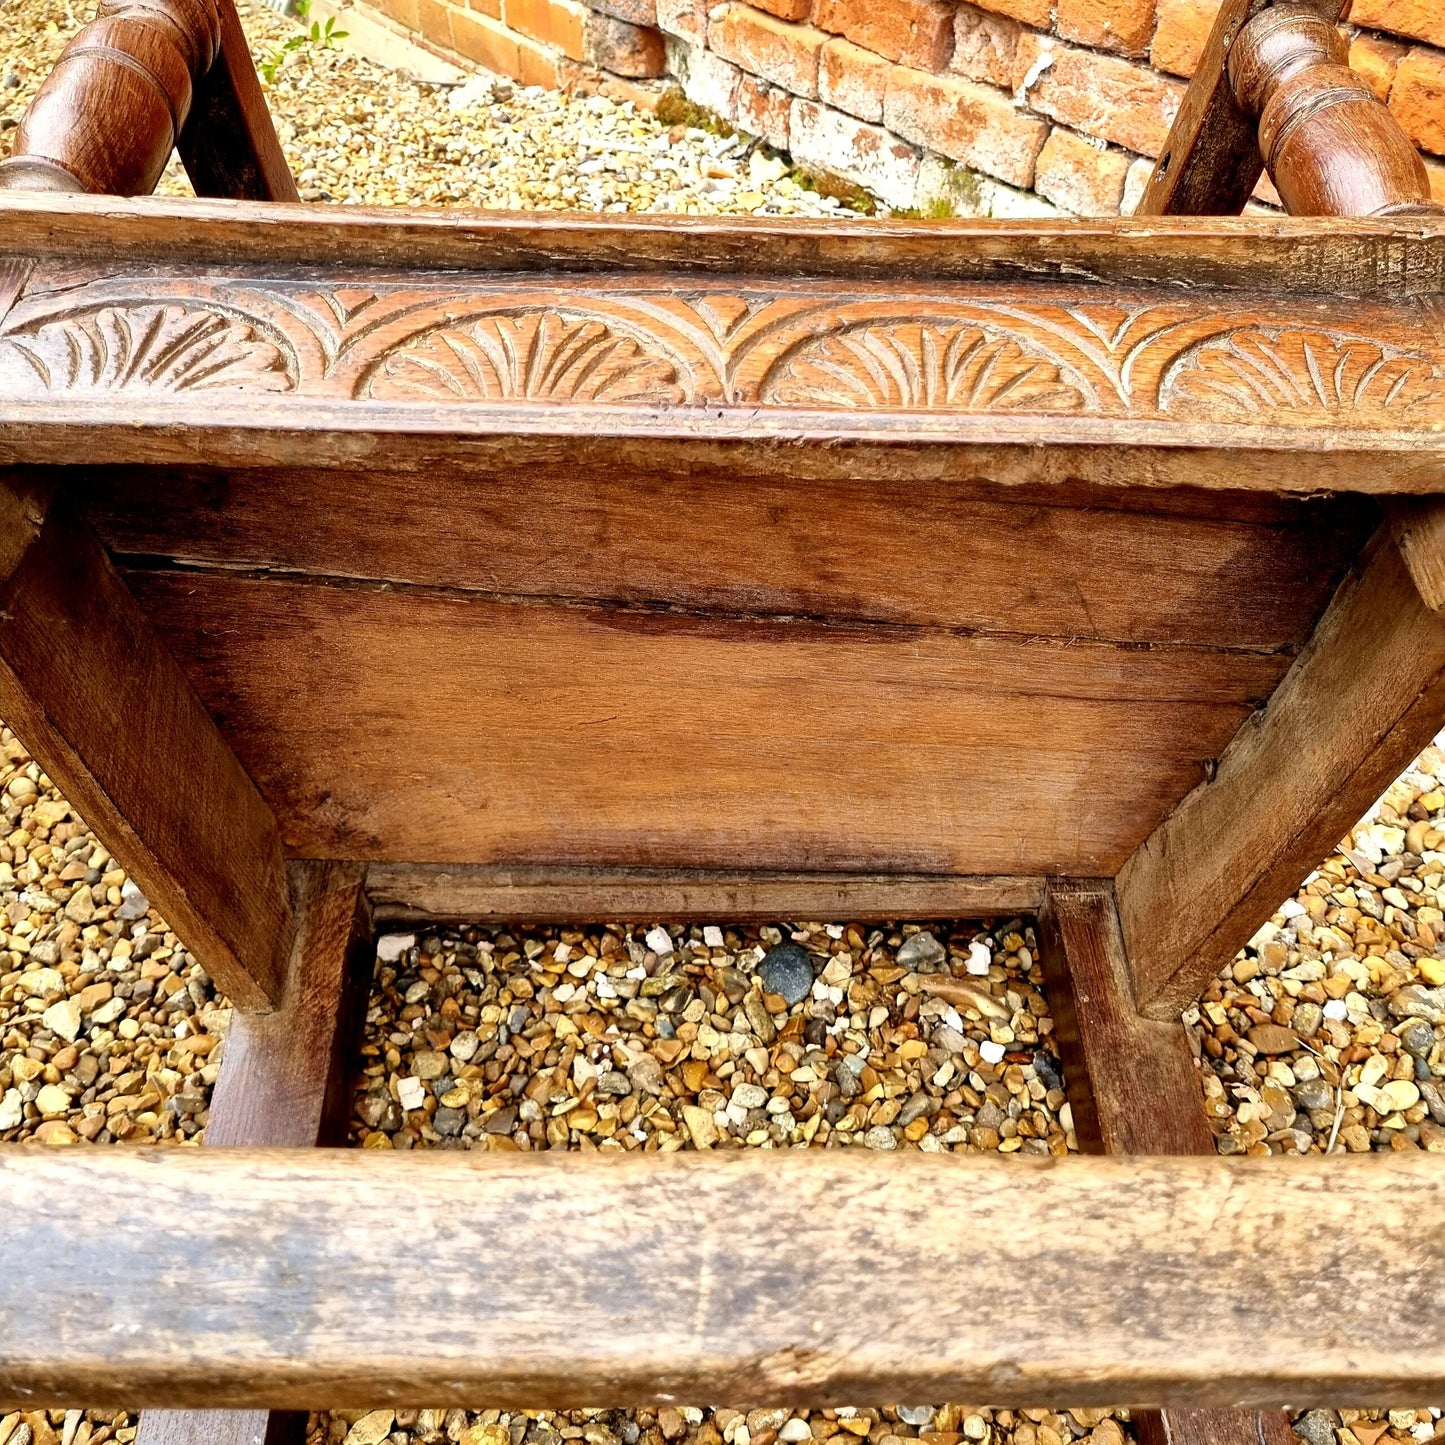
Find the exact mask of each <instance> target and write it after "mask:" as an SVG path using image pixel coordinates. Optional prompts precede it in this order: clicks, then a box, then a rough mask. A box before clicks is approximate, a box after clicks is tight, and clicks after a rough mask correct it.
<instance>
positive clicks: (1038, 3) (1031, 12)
mask: <svg viewBox="0 0 1445 1445" xmlns="http://www.w3.org/2000/svg"><path fill="white" fill-rule="evenodd" d="M977 3H978V4H979V5H980V6H981V7H982V8H983V9H984V10H992V11H994V12H995V13H996V14H999V15H1007V16H1008V18H1009V19H1010V20H1017V21H1019V22H1020V23H1021V24H1023V25H1032V26H1034V27H1035V28H1036V29H1038V30H1047V29H1048V28H1049V27H1050V26H1051V25H1052V24H1053V23H1054V14H1053V0H977Z"/></svg>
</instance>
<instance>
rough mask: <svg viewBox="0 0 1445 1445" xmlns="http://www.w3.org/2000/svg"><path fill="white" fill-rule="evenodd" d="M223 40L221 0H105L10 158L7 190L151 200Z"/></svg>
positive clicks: (54, 74)
mask: <svg viewBox="0 0 1445 1445" xmlns="http://www.w3.org/2000/svg"><path fill="white" fill-rule="evenodd" d="M220 43H221V17H220V12H219V9H218V6H217V0H102V4H101V7H100V12H99V14H98V15H97V16H96V18H95V19H94V20H92V21H91V22H90V24H89V25H87V26H86V27H85V28H84V29H83V30H81V31H80V32H79V33H78V34H77V35H76V36H75V38H74V39H73V40H72V41H71V42H70V44H69V45H67V46H66V47H65V50H64V51H63V52H62V53H61V56H60V59H59V61H58V62H57V63H56V66H55V69H54V70H53V71H51V73H50V75H49V77H48V78H47V79H46V81H45V84H44V85H42V86H41V88H40V90H39V92H38V94H37V95H36V97H35V99H34V100H33V101H32V102H31V105H30V108H29V110H28V111H26V113H25V117H24V119H23V120H22V121H21V122H20V128H19V130H18V131H17V132H16V136H15V143H14V148H13V151H12V153H11V156H10V158H9V159H8V160H5V161H0V190H7V189H10V190H44V191H89V192H93V193H96V194H101V195H117V196H137V195H146V194H149V193H150V192H151V191H152V190H154V189H155V185H156V182H157V181H159V180H160V177H161V172H162V171H163V170H165V167H166V162H167V160H169V159H170V155H171V151H172V150H173V149H174V148H175V144H176V141H177V139H178V138H179V136H180V133H181V128H182V127H183V126H184V125H185V122H186V117H187V115H188V114H189V113H190V109H191V99H192V95H193V92H194V87H195V83H196V81H197V80H199V79H200V77H201V76H203V75H204V74H205V73H206V71H207V70H209V69H210V67H211V65H212V63H213V62H214V60H215V59H216V54H217V52H218V50H219V48H220Z"/></svg>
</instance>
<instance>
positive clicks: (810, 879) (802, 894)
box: [366, 863, 1044, 923]
mask: <svg viewBox="0 0 1445 1445" xmlns="http://www.w3.org/2000/svg"><path fill="white" fill-rule="evenodd" d="M366 889H367V896H368V897H369V898H370V900H371V905H372V909H373V911H374V913H375V916H376V919H377V921H378V923H424V922H426V921H427V920H429V919H455V920H458V921H462V920H467V921H476V920H478V919H483V918H498V919H532V920H538V921H541V920H556V921H558V922H563V923H585V922H598V923H601V922H607V921H609V920H615V919H621V918H625V919H639V918H667V919H689V918H696V919H709V920H711V919H717V918H728V919H738V920H743V919H767V920H777V919H779V918H795V919H819V918H857V919H879V920H885V919H894V918H977V917H984V916H988V917H992V916H995V915H1000V914H1016V913H1032V912H1034V910H1035V909H1037V908H1038V906H1039V904H1040V902H1041V901H1042V899H1043V896H1044V880H1043V879H1042V878H1025V877H1010V878H977V877H972V878H970V877H956V876H954V877H950V876H943V875H939V876H932V877H930V876H928V875H921V874H910V873H894V874H884V873H875V874H852V875H850V874H839V873H744V872H738V871H731V872H722V871H719V872H706V871H703V870H701V869H698V870H692V871H687V870H682V869H662V868H657V869H647V868H507V867H490V868H489V867H486V866H483V865H472V866H449V865H446V864H438V865H431V866H428V865H420V864H406V863H401V864H397V863H376V864H373V865H372V866H371V867H370V869H369V870H368V872H367V879H366Z"/></svg>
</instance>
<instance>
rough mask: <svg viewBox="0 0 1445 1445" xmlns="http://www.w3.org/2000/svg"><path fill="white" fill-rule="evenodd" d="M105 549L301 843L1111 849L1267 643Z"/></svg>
mask: <svg viewBox="0 0 1445 1445" xmlns="http://www.w3.org/2000/svg"><path fill="white" fill-rule="evenodd" d="M126 576H127V579H128V581H129V583H130V585H131V586H132V587H133V588H134V590H135V593H136V595H137V596H138V598H139V599H140V601H141V604H142V606H143V607H144V608H145V609H146V611H147V612H148V613H149V615H150V616H151V618H152V621H153V622H154V624H155V625H156V627H157V628H158V629H159V630H160V632H161V634H162V636H163V637H164V638H165V639H166V641H167V643H168V645H169V646H170V647H171V649H172V650H173V652H174V655H175V656H176V657H177V658H178V659H179V660H180V662H181V666H182V668H183V669H184V670H185V671H186V673H187V675H188V676H189V677H190V679H191V681H192V683H193V684H194V686H195V687H196V688H197V689H198V691H199V692H200V695H201V697H202V698H203V700H204V702H205V703H206V706H207V707H208V708H209V709H210V711H211V713H212V715H213V716H214V717H215V718H216V719H217V722H218V724H219V726H220V728H221V731H222V733H223V735H224V736H225V737H226V738H227V739H228V741H229V742H230V744H231V745H232V746H233V747H234V748H235V749H236V752H237V755H238V756H239V757H240V758H241V760H242V762H243V763H244V764H245V765H246V767H247V769H248V770H249V771H250V773H251V776H252V777H254V778H255V779H256V782H257V785H258V786H259V788H260V790H261V792H262V795H263V796H264V797H265V798H266V799H267V800H268V801H269V802H270V804H271V806H272V807H273V808H274V809H275V810H276V816H277V818H278V819H279V820H280V823H281V829H282V834H283V837H284V838H285V840H286V844H287V847H288V849H289V850H290V851H291V852H292V853H293V854H294V855H296V856H301V857H341V858H364V859H368V860H378V861H380V860H390V861H395V862H406V863H427V862H432V863H510V864H524V865H556V864H575V865H583V866H631V867H660V868H672V867H690V868H707V869H718V868H720V869H735V868H738V867H739V866H746V867H747V868H749V869H765V870H767V869H782V870H788V871H793V870H804V871H819V870H822V871H844V872H860V871H861V872H877V871H885V872H918V873H944V874H956V873H963V874H996V873H1002V874H1010V875H1012V874H1026V875H1028V874H1038V873H1047V872H1073V873H1087V874H1098V873H1106V872H1111V871H1112V870H1113V869H1114V868H1116V867H1117V866H1118V864H1119V863H1121V862H1122V861H1123V859H1124V858H1125V857H1126V856H1127V855H1128V853H1129V852H1130V851H1131V850H1132V849H1133V847H1134V846H1135V845H1136V844H1137V842H1138V841H1140V840H1142V839H1143V838H1144V837H1145V836H1146V835H1147V834H1148V832H1149V830H1150V829H1151V828H1152V827H1153V826H1154V825H1155V823H1156V822H1157V821H1158V820H1159V818H1160V817H1161V816H1162V814H1163V812H1164V810H1165V809H1166V808H1167V806H1168V805H1169V803H1170V802H1171V801H1172V800H1173V799H1174V798H1177V797H1179V796H1182V794H1183V793H1184V792H1185V791H1187V790H1188V788H1189V787H1190V786H1191V784H1192V782H1193V781H1194V780H1195V779H1196V778H1198V777H1199V776H1200V775H1201V773H1202V769H1203V764H1204V761H1205V760H1206V759H1208V758H1211V757H1213V756H1215V754H1216V752H1217V750H1219V749H1222V748H1223V747H1224V746H1225V744H1226V743H1227V742H1228V740H1229V738H1230V737H1231V736H1232V735H1233V734H1234V732H1235V730H1236V729H1237V728H1238V726H1239V725H1240V723H1241V722H1242V721H1243V719H1244V718H1245V717H1246V716H1247V715H1248V713H1249V711H1250V710H1251V708H1252V707H1253V705H1254V703H1255V701H1256V700H1258V699H1260V698H1262V697H1264V696H1265V695H1267V694H1268V692H1269V690H1270V688H1271V687H1272V686H1273V682H1274V679H1275V677H1277V675H1278V672H1279V669H1280V666H1281V663H1282V661H1283V660H1282V659H1280V658H1276V657H1271V656H1262V655H1259V654H1254V653H1228V652H1216V651H1201V650H1197V649H1191V648H1162V647H1160V648H1137V647H1111V646H1105V645H1101V644H1090V643H1086V642H1078V643H1070V642H1055V643H1050V642H1048V641H1046V640H1043V639H1037V638H1029V639H1015V638H1009V637H1007V636H1001V637H988V636H970V635H967V634H965V635H955V634H954V633H952V632H949V631H945V630H934V629H919V628H908V627H888V626H882V625H878V624H843V623H838V624H834V623H829V622H821V621H807V620H801V619H797V620H791V621H790V620H786V619H774V618H748V617H742V618H737V617H726V616H709V615H699V616H693V615H687V614H678V613H675V612H671V611H668V610H658V609H641V608H639V609H631V610H628V609H620V608H610V607H609V608H603V607H583V606H565V607H564V606H551V605H543V604H540V603H537V602H532V601H527V600H513V601H499V600H495V599H490V598H477V597H456V596H450V595H438V594H435V593H430V592H427V591H424V590H414V589H401V588H397V587H385V588H382V587H362V586H356V585H346V586H329V585H319V584H315V583H310V584H308V583H304V582H300V581H297V580H296V579H286V578H279V577H272V578H269V579H249V578H246V577H244V576H240V575H236V574H233V573H227V572H219V571H218V572H174V571H161V572H129V573H127V574H126Z"/></svg>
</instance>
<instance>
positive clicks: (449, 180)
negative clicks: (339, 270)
mask: <svg viewBox="0 0 1445 1445" xmlns="http://www.w3.org/2000/svg"><path fill="white" fill-rule="evenodd" d="M239 8H240V10H241V15H242V19H243V21H244V23H245V25H246V31H247V34H248V35H249V36H250V37H251V44H252V50H253V53H254V54H255V56H256V60H257V63H258V65H259V64H262V63H264V62H265V61H266V60H267V59H268V58H269V57H273V56H274V55H275V54H276V52H277V50H278V48H279V46H280V45H281V43H282V42H283V41H284V40H286V39H287V38H289V37H291V36H294V35H295V34H296V33H297V32H296V28H295V26H294V25H293V24H291V23H290V22H288V21H285V20H282V19H281V18H280V17H279V16H278V15H276V14H275V13H274V12H273V11H271V10H268V9H267V8H266V7H265V6H264V5H261V4H259V3H256V0H239ZM89 14H90V9H89V7H88V6H87V5H84V4H82V5H80V6H79V7H72V6H71V5H69V4H68V3H66V0H5V3H4V4H3V5H0V154H3V153H7V152H8V150H9V145H10V142H9V133H10V129H11V128H13V126H14V125H16V124H18V122H19V120H20V117H21V115H23V113H24V111H25V107H26V105H28V104H29V101H30V97H31V96H32V95H33V94H34V93H35V91H36V90H37V89H38V88H39V86H40V83H41V82H42V81H43V80H44V79H45V77H46V76H47V75H48V74H49V73H50V69H51V67H52V66H53V65H54V63H55V59H56V57H57V56H58V55H59V53H60V50H61V47H62V46H63V45H64V44H65V42H66V41H67V40H68V39H69V38H70V36H71V35H73V34H74V33H75V31H76V30H77V29H79V27H80V25H81V24H82V23H84V20H85V19H86V18H88V16H89ZM267 102H268V104H269V105H270V108H271V113H272V115H273V116H274V117H275V119H276V126H277V130H278V132H279V133H280V136H281V140H282V143H283V145H284V146H285V149H286V156H287V159H288V161H289V162H290V164H291V170H292V173H293V174H294V175H295V176H296V177H297V183H298V185H299V186H300V188H301V192H302V195H303V197H304V198H305V199H306V200H310V201H338V202H343V203H347V204H364V205H373V206H402V205H465V206H481V207H489V208H495V209H506V210H586V211H654V212H658V211H665V212H674V213H678V214H686V215H739V214H757V215H766V216H829V215H834V214H837V213H838V211H839V210H840V209H845V208H843V207H842V206H841V203H840V202H839V200H838V199H837V198H836V197H833V196H821V195H818V194H817V193H816V192H815V191H813V190H811V189H809V188H808V183H807V182H806V181H804V180H803V179H802V178H801V177H799V176H797V175H796V174H794V173H793V172H792V171H791V169H790V164H789V162H788V161H787V160H785V159H780V158H778V157H777V155H776V154H775V153H774V152H772V151H769V150H768V149H767V148H766V147H762V146H759V145H758V144H757V143H756V142H755V141H753V140H752V139H751V138H749V137H745V136H741V135H735V136H722V135H717V134H714V133H712V132H710V131H707V130H701V129H698V128H696V127H688V126H683V125H672V126H668V125H665V124H663V123H662V122H660V121H659V120H658V119H657V118H656V117H655V116H652V115H649V114H646V113H644V112H640V111H637V110H635V109H634V108H633V106H632V105H631V104H622V105H616V104H614V103H613V102H612V101H610V100H608V99H606V98H605V97H603V96H592V97H590V98H587V97H576V98H574V97H571V96H568V95H563V94H559V93H558V92H555V91H546V90H542V89H540V88H538V87H536V86H528V87H522V86H513V85H512V84H510V83H508V82H502V81H498V82H496V83H495V84H492V83H489V82H488V80H487V78H485V77H480V78H478V79H474V80H472V81H470V82H468V83H467V84H466V85H465V86H464V87H460V88H453V87H450V86H434V85H424V84H419V83H418V82H416V81H414V80H412V79H410V78H409V77H407V76H406V75H404V74H400V73H398V72H395V71H390V70H384V69H382V68H380V67H379V66H376V65H373V64H372V63H371V62H370V61H367V60H364V59H362V58H360V57H359V56H356V55H352V54H348V53H346V52H344V51H341V50H335V49H325V48H323V47H321V46H317V45H307V46H305V47H303V48H302V49H300V50H298V51H295V52H292V53H291V54H290V55H289V56H288V57H287V58H286V60H285V62H284V64H283V65H282V66H281V67H280V69H279V70H278V71H277V72H276V77H275V81H274V83H272V84H271V85H269V86H268V87H267ZM158 190H159V192H160V193H162V194H168V195H190V194H192V192H191V189H190V186H189V184H188V183H187V181H186V178H185V175H184V173H183V172H182V171H181V169H180V167H179V165H178V163H177V162H175V161H174V160H173V161H172V163H171V166H170V168H169V169H168V170H167V172H166V175H165V177H164V178H163V180H162V182H161V184H160V186H159V187H158ZM848 214H850V215H851V214H852V212H848Z"/></svg>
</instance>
